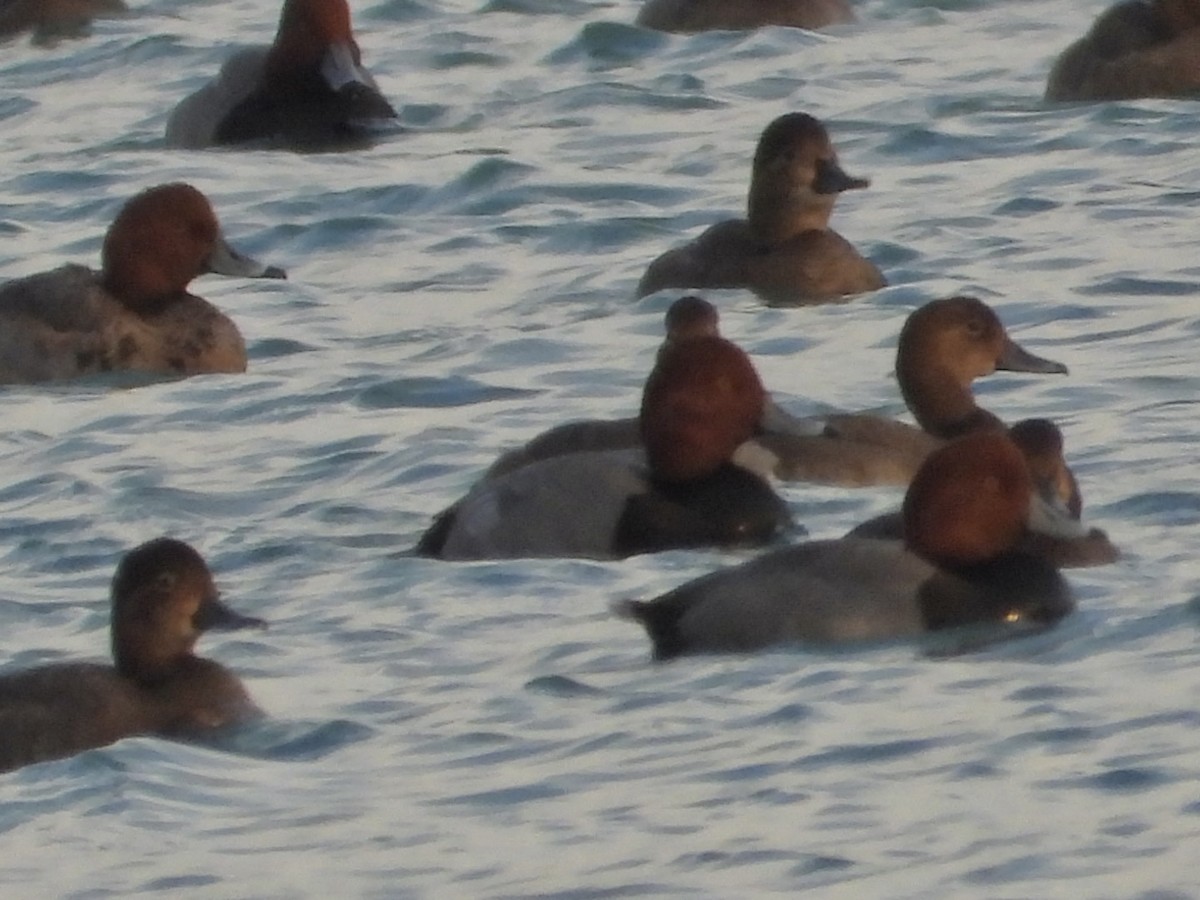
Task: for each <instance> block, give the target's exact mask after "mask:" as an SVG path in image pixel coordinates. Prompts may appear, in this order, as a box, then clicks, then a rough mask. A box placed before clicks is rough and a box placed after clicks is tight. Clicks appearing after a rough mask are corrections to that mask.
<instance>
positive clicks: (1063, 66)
mask: <svg viewBox="0 0 1200 900" xmlns="http://www.w3.org/2000/svg"><path fill="white" fill-rule="evenodd" d="M1198 61H1200V3H1197V2H1196V0H1126V2H1123V3H1118V4H1116V5H1115V6H1113V7H1110V8H1109V9H1108V10H1106V11H1105V12H1103V13H1102V14H1101V15H1100V17H1099V18H1098V19H1096V22H1095V24H1093V25H1092V28H1091V30H1090V31H1089V32H1088V33H1087V34H1086V35H1084V36H1083V37H1082V38H1080V39H1079V40H1077V41H1076V42H1075V43H1073V44H1071V46H1069V47H1068V48H1067V49H1066V50H1064V51H1063V52H1062V55H1061V56H1059V57H1058V59H1057V60H1056V61H1055V63H1054V66H1053V68H1052V69H1051V70H1050V77H1049V79H1048V80H1047V83H1046V99H1047V100H1051V101H1065V100H1129V99H1133V98H1136V97H1183V96H1189V95H1190V96H1195V95H1200V65H1198V64H1197V63H1198Z"/></svg>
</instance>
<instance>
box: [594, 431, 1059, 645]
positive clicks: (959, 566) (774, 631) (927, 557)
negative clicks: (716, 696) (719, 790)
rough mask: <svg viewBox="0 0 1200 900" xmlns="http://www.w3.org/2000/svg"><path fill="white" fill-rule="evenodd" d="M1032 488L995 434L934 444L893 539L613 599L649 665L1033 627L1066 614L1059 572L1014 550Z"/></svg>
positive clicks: (779, 557) (856, 542)
mask: <svg viewBox="0 0 1200 900" xmlns="http://www.w3.org/2000/svg"><path fill="white" fill-rule="evenodd" d="M1033 499H1034V485H1033V479H1032V476H1031V475H1030V471H1029V466H1028V464H1027V463H1026V461H1025V458H1024V456H1023V455H1022V453H1021V451H1020V449H1019V448H1018V447H1017V446H1016V444H1015V443H1014V442H1013V441H1012V439H1011V438H1010V437H1009V436H1008V434H1007V433H1006V432H1005V431H1002V430H989V431H981V432H976V433H973V434H968V435H966V436H964V437H961V438H958V439H956V440H954V441H952V442H950V443H948V444H946V445H945V446H944V447H940V448H938V449H937V450H936V451H934V452H933V453H932V454H930V456H929V458H928V459H927V460H926V461H925V463H924V464H923V465H922V466H921V469H920V471H919V472H918V473H917V475H916V477H915V478H914V479H913V481H912V483H911V484H910V485H909V487H908V490H907V492H906V493H905V497H904V506H903V511H902V515H903V519H904V538H903V540H877V539H872V538H860V537H844V538H837V539H831V540H816V541H808V542H805V543H801V544H796V545H793V546H789V547H786V548H782V549H777V550H773V551H769V552H767V553H765V554H762V555H760V556H758V557H756V558H754V559H752V560H750V561H749V562H745V563H742V564H740V565H736V566H732V567H729V568H726V569H722V570H719V571H717V572H713V573H710V574H708V575H704V576H701V577H700V578H697V579H694V580H692V581H690V582H688V583H686V584H684V585H682V586H681V587H678V588H675V589H674V590H672V591H669V592H667V593H665V594H663V595H661V596H659V597H657V598H655V599H653V600H649V601H639V600H625V601H622V602H619V603H617V604H615V606H614V611H615V612H616V613H617V614H618V615H619V616H620V617H622V618H625V619H628V620H632V621H634V622H637V623H639V624H640V625H642V626H643V627H644V628H645V629H646V631H647V633H648V634H649V636H650V639H651V641H652V642H653V646H654V651H653V652H654V657H655V659H658V660H666V659H671V658H674V657H678V656H683V655H687V654H700V653H750V652H754V651H758V650H764V649H768V648H772V647H777V646H781V645H810V646H818V647H820V646H837V645H846V644H853V643H862V642H870V641H886V640H898V639H913V638H917V637H919V636H921V635H925V634H929V633H931V632H938V631H943V630H946V629H951V628H962V627H966V626H996V627H1005V626H1011V627H1016V628H1019V629H1022V630H1024V629H1031V630H1036V629H1041V628H1045V627H1048V626H1050V625H1052V624H1054V623H1055V622H1057V621H1059V620H1060V619H1062V618H1063V617H1064V616H1065V615H1067V614H1068V613H1069V612H1071V610H1072V609H1073V608H1074V605H1075V604H1074V599H1073V597H1072V593H1071V590H1070V586H1069V584H1068V583H1067V581H1066V580H1065V579H1064V578H1063V576H1062V574H1061V573H1060V572H1059V571H1058V569H1057V568H1056V567H1055V566H1054V565H1053V564H1052V563H1050V562H1048V561H1047V560H1045V559H1042V558H1041V557H1038V556H1034V555H1030V554H1028V553H1025V552H1023V551H1022V550H1021V549H1020V544H1021V541H1022V539H1023V537H1024V536H1025V534H1026V533H1027V532H1028V531H1029V529H1030V528H1031V527H1035V526H1036V527H1039V528H1042V529H1048V530H1059V529H1061V530H1062V531H1063V532H1064V533H1074V532H1075V531H1077V526H1078V523H1075V522H1074V521H1073V520H1071V519H1069V518H1067V517H1062V518H1061V519H1058V520H1054V519H1036V518H1035V517H1033V516H1032V515H1031V511H1032V509H1033V506H1034V504H1033Z"/></svg>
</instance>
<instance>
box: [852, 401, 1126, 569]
mask: <svg viewBox="0 0 1200 900" xmlns="http://www.w3.org/2000/svg"><path fill="white" fill-rule="evenodd" d="M1008 436H1009V438H1011V439H1012V442H1013V443H1014V444H1015V445H1016V446H1017V449H1018V450H1020V451H1021V455H1022V456H1024V457H1025V463H1026V465H1028V466H1029V474H1030V476H1031V477H1032V479H1033V489H1034V503H1035V506H1034V511H1035V512H1038V511H1039V510H1041V509H1042V507H1041V506H1040V505H1041V504H1044V505H1045V506H1048V507H1050V508H1051V511H1049V512H1046V513H1044V514H1046V515H1048V516H1049V517H1050V518H1052V519H1058V518H1061V517H1062V516H1063V515H1065V516H1067V517H1069V518H1071V519H1074V520H1075V521H1079V520H1080V519H1081V517H1082V513H1083V497H1082V495H1081V494H1080V491H1079V484H1078V483H1077V482H1076V480H1075V474H1074V473H1073V472H1072V471H1071V467H1070V466H1068V465H1067V460H1066V457H1065V456H1064V454H1063V436H1062V432H1061V431H1060V430H1059V428H1058V426H1057V425H1055V424H1054V423H1053V422H1051V421H1050V420H1049V419H1023V420H1022V421H1020V422H1017V423H1016V424H1015V425H1013V426H1012V427H1011V428H1009V429H1008ZM846 536H847V537H870V538H884V539H895V540H900V539H901V538H903V537H904V521H903V517H902V516H901V514H900V513H899V512H894V513H885V514H883V515H881V516H876V517H875V518H873V519H870V520H868V521H866V522H863V523H862V524H860V525H857V526H855V527H854V528H853V529H851V530H850V532H849V533H847V535H846ZM1021 549H1022V550H1023V551H1025V552H1027V553H1030V554H1032V555H1034V556H1040V557H1042V558H1043V559H1045V560H1047V561H1048V562H1050V563H1052V564H1053V565H1055V566H1057V567H1059V568H1060V569H1061V568H1082V567H1085V566H1103V565H1108V564H1109V563H1112V562H1115V561H1116V560H1117V558H1118V557H1119V556H1120V552H1119V551H1118V550H1117V548H1116V547H1115V546H1114V545H1113V544H1112V542H1111V541H1109V539H1108V535H1107V534H1105V533H1104V532H1103V531H1101V530H1100V529H1099V528H1090V529H1088V528H1086V527H1085V526H1082V525H1081V526H1080V529H1079V532H1078V533H1074V531H1073V530H1072V532H1071V533H1068V534H1057V533H1051V534H1045V533H1042V532H1041V531H1039V530H1037V529H1036V528H1034V529H1031V530H1030V531H1029V532H1028V533H1027V534H1026V535H1025V537H1024V539H1023V540H1022V541H1021Z"/></svg>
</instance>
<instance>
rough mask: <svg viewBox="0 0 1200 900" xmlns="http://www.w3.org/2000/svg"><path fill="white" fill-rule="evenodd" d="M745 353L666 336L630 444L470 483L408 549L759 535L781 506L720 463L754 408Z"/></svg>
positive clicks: (754, 379) (491, 555)
mask: <svg viewBox="0 0 1200 900" xmlns="http://www.w3.org/2000/svg"><path fill="white" fill-rule="evenodd" d="M764 396H765V392H764V391H763V387H762V383H761V382H760V381H759V378H758V373H757V372H756V371H755V369H754V366H753V364H751V362H750V360H749V358H748V357H747V356H746V354H745V353H743V352H742V351H741V350H740V349H739V348H738V347H737V346H735V345H734V344H732V343H730V342H729V341H726V340H724V339H723V338H720V337H716V336H713V335H701V336H698V337H692V338H689V339H685V340H678V341H670V342H668V343H666V344H665V345H664V346H663V347H662V349H661V350H660V352H659V354H658V359H657V361H656V364H655V366H654V370H653V371H652V372H651V373H650V377H649V378H648V379H647V380H646V386H645V390H644V391H643V394H642V407H641V414H640V416H639V428H640V431H641V441H640V444H641V447H639V448H637V449H626V450H597V451H585V452H576V453H569V454H566V455H561V456H555V457H551V458H548V459H543V460H540V461H537V462H533V463H530V464H529V465H526V466H523V467H521V468H518V469H515V470H513V471H511V472H508V473H507V474H504V475H500V476H497V477H491V478H485V479H483V480H481V481H480V482H479V483H478V484H476V485H475V487H474V488H472V489H471V491H470V492H469V493H468V494H467V496H466V497H465V498H464V499H462V500H460V501H459V502H458V503H456V504H455V505H454V506H452V507H450V508H449V509H448V510H446V511H444V512H442V513H441V514H440V515H439V516H438V517H437V519H436V520H435V521H434V524H433V525H432V526H431V527H430V529H429V530H428V531H427V532H426V533H425V535H424V536H423V537H422V538H421V540H420V542H419V544H418V546H417V552H418V553H420V554H422V555H425V556H434V557H438V558H441V559H454V560H463V559H497V558H513V557H539V556H540V557H548V556H555V557H567V556H570V557H589V558H595V559H612V558H621V557H626V556H631V555H633V554H637V553H649V552H655V551H658V550H666V549H671V548H676V547H698V546H713V545H731V544H751V543H763V542H765V541H768V540H770V539H772V538H773V537H774V536H775V535H776V534H777V533H779V532H780V531H781V530H782V529H783V528H785V527H786V526H787V524H788V523H789V521H790V516H789V513H788V510H787V506H786V504H785V503H784V502H783V501H782V500H781V499H780V498H779V497H778V496H777V495H776V494H775V492H774V491H773V490H772V489H771V487H770V485H769V484H768V483H767V482H766V481H765V480H763V479H762V478H761V477H759V476H758V475H755V474H752V473H751V472H749V471H747V470H745V469H742V468H740V467H739V466H736V465H733V464H732V463H731V462H730V458H731V457H732V455H733V453H734V451H735V450H736V449H737V448H738V447H739V446H740V445H741V444H742V443H744V442H745V440H746V439H747V437H749V436H750V435H751V434H752V433H753V432H754V429H755V428H756V427H757V425H758V422H759V420H760V419H761V417H762V408H763V403H764Z"/></svg>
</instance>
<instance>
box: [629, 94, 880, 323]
mask: <svg viewBox="0 0 1200 900" xmlns="http://www.w3.org/2000/svg"><path fill="white" fill-rule="evenodd" d="M869 184H870V182H869V181H867V180H866V179H863V178H854V177H851V176H850V175H848V174H846V172H845V171H844V170H843V169H842V167H841V165H839V163H838V158H837V152H836V151H835V150H834V148H833V143H832V141H830V139H829V132H828V131H827V130H826V129H825V126H824V125H822V124H821V122H820V121H818V120H817V119H816V118H815V117H813V116H810V115H808V114H807V113H798V112H797V113H787V114H786V115H782V116H780V117H778V118H777V119H775V120H774V121H772V122H771V123H770V124H769V125H767V127H766V128H765V129H764V130H763V133H762V136H761V137H760V138H759V141H758V148H757V150H756V151H755V154H754V163H753V166H752V171H751V176H750V197H749V203H748V209H747V215H746V218H744V219H726V220H724V221H722V222H718V223H717V224H716V225H713V226H711V227H710V228H708V229H707V230H706V231H705V232H704V233H702V234H701V235H700V236H699V237H698V238H696V239H695V240H693V241H692V242H691V243H688V244H685V245H684V246H682V247H677V248H675V249H674V250H668V251H667V252H666V253H664V254H662V255H661V256H659V257H658V258H657V259H655V260H654V261H653V262H652V263H650V266H649V267H648V268H647V269H646V272H645V274H643V275H642V278H641V280H640V281H639V282H638V286H637V291H636V293H637V296H638V297H645V296H647V295H649V294H653V293H655V292H657V291H661V290H663V289H665V288H684V289H687V288H694V289H704V288H746V289H749V290H750V291H752V292H753V293H754V294H756V295H757V296H758V297H759V298H760V299H761V300H763V301H764V302H766V303H768V304H771V305H776V306H798V305H806V304H813V303H823V302H828V301H831V300H836V299H839V298H842V297H846V296H848V295H851V294H862V293H866V292H868V291H874V290H877V289H879V288H881V287H883V286H884V285H886V284H887V282H886V280H885V279H884V277H883V274H882V273H881V272H880V271H879V269H878V268H877V267H876V266H875V264H874V263H872V262H871V261H870V260H868V259H866V258H865V257H863V256H862V254H860V253H859V252H858V251H857V250H856V249H854V246H853V245H852V244H850V242H849V241H847V240H846V239H845V238H843V237H842V236H841V235H840V234H838V233H837V232H836V231H834V230H833V229H831V228H830V227H829V217H830V215H831V214H832V212H833V205H834V203H835V202H836V200H837V198H838V195H839V194H841V193H842V192H843V191H849V190H857V189H860V188H865V187H867V186H868V185H869Z"/></svg>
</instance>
